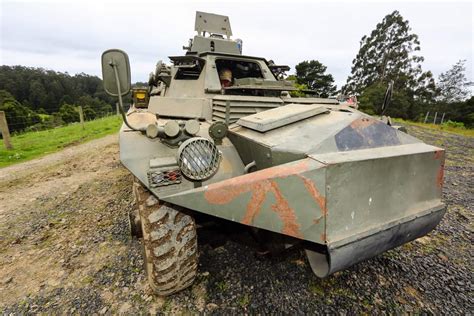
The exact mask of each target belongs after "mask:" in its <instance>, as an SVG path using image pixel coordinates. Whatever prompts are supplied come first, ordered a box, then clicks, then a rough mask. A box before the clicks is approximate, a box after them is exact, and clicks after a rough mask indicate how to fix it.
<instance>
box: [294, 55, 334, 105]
mask: <svg viewBox="0 0 474 316" xmlns="http://www.w3.org/2000/svg"><path fill="white" fill-rule="evenodd" d="M295 69H296V82H297V83H298V84H300V85H306V86H307V87H308V88H309V89H311V90H314V91H316V93H317V94H318V95H319V96H321V97H324V98H327V97H329V96H330V95H333V94H334V93H335V92H336V89H337V87H336V85H334V78H333V76H332V75H331V74H326V70H327V67H326V66H324V65H323V64H322V63H320V62H319V61H317V60H310V61H303V62H301V63H299V64H298V65H296V67H295Z"/></svg>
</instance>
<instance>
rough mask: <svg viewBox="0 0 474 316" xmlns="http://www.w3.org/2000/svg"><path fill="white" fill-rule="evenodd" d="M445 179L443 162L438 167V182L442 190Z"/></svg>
mask: <svg viewBox="0 0 474 316" xmlns="http://www.w3.org/2000/svg"><path fill="white" fill-rule="evenodd" d="M443 180H444V164H441V165H440V166H439V169H438V175H437V176H436V184H437V186H438V188H439V189H440V190H441V189H442V188H443V182H444V181H443Z"/></svg>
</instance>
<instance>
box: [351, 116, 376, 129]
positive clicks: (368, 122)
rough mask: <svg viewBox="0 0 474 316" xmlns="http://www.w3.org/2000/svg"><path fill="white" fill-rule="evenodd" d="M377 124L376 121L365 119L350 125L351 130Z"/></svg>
mask: <svg viewBox="0 0 474 316" xmlns="http://www.w3.org/2000/svg"><path fill="white" fill-rule="evenodd" d="M375 123H377V121H376V120H372V119H369V118H366V117H362V118H359V119H357V120H355V121H353V122H352V123H351V125H350V126H351V127H352V128H353V129H359V128H366V127H368V126H370V125H373V124H375Z"/></svg>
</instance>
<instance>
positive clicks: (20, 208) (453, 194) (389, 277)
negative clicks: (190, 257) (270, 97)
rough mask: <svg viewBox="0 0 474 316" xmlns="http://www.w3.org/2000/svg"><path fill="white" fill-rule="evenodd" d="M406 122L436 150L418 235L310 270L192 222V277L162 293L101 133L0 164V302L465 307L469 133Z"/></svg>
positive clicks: (125, 177) (18, 305) (179, 307)
mask: <svg viewBox="0 0 474 316" xmlns="http://www.w3.org/2000/svg"><path fill="white" fill-rule="evenodd" d="M409 132H410V134H412V135H414V136H416V137H419V138H421V139H423V140H424V141H426V142H428V143H430V144H433V145H437V146H440V147H444V148H446V149H447V163H446V173H445V177H446V178H445V186H444V192H443V196H444V200H445V202H446V203H447V204H448V205H449V207H448V212H447V214H446V215H445V217H444V219H443V220H442V222H441V224H440V225H439V226H438V227H437V229H436V230H435V231H433V232H432V233H430V234H429V235H428V236H426V237H423V238H420V239H418V240H416V241H414V242H411V243H409V244H406V245H404V246H402V247H400V248H398V249H395V250H392V251H388V252H386V253H384V254H382V255H380V256H378V257H376V258H374V259H371V260H368V261H365V262H363V263H360V264H358V265H356V266H354V267H352V268H350V269H348V270H345V271H343V272H339V273H337V274H336V275H334V276H332V277H330V278H327V279H324V280H320V279H318V278H316V277H315V276H314V275H313V274H312V272H311V269H310V267H309V265H308V263H307V261H306V258H305V256H304V253H303V251H302V250H301V249H300V248H298V247H296V248H293V249H290V250H288V251H287V252H285V253H284V254H283V255H281V256H279V257H276V258H261V257H258V256H256V255H255V249H256V245H254V243H253V240H252V238H250V236H249V235H248V234H246V233H242V232H240V231H238V230H236V229H235V228H236V227H233V228H231V229H230V230H227V229H226V230H225V232H224V231H223V230H221V231H218V230H211V229H200V231H199V232H198V234H199V243H200V265H199V276H198V278H197V280H196V282H195V283H194V285H193V286H192V287H191V288H189V289H187V290H185V291H182V292H180V293H178V294H177V295H174V296H172V297H169V298H159V297H155V296H153V295H152V294H151V291H150V289H149V287H148V285H147V284H146V281H145V275H144V272H143V270H142V265H143V258H142V254H141V245H140V242H139V241H137V240H134V239H132V238H131V237H129V235H128V223H127V220H126V219H127V212H128V211H129V210H130V209H131V208H132V207H133V202H132V199H131V185H130V184H131V176H130V175H129V174H128V173H127V171H126V170H125V169H124V168H123V167H121V165H120V163H119V161H118V157H117V151H118V147H117V144H116V142H115V141H114V140H113V139H112V138H109V139H107V141H98V142H95V143H92V142H91V143H92V145H91V143H89V144H86V145H80V146H77V147H75V149H76V150H71V149H72V148H69V149H68V152H67V154H66V155H62V156H58V157H59V158H58V159H52V160H50V161H47V160H46V162H45V163H44V165H43V164H34V163H33V164H32V163H29V164H28V165H25V167H24V168H23V170H22V167H20V165H18V166H16V167H15V168H16V169H15V172H16V173H15V174H16V175H15V176H11V175H10V176H8V177H7V176H5V175H3V176H2V172H3V173H5V171H4V170H5V169H3V170H0V267H1V268H0V313H1V314H36V313H45V314H51V313H55V314H56V313H67V314H69V313H75V314H87V315H89V314H99V315H103V314H116V313H120V314H146V313H151V314H157V313H158V314H161V313H165V314H168V313H187V312H190V313H198V312H205V313H208V314H213V313H215V314H233V313H235V314H242V313H252V314H254V313H260V314H269V313H272V314H273V313H278V314H280V313H282V314H306V313H311V314H323V313H324V314H325V313H342V314H359V313H371V314H379V313H382V312H385V313H397V314H398V313H433V314H441V313H442V314H469V313H471V312H472V311H473V310H474V306H473V305H474V298H473V282H472V275H473V273H472V271H473V260H472V258H473V247H472V244H473V243H472V241H473V240H472V232H473V199H474V194H473V188H474V184H473V181H474V163H473V162H474V161H473V160H474V139H473V138H467V137H462V136H457V135H454V134H449V133H439V132H436V131H432V130H427V129H422V128H419V127H409Z"/></svg>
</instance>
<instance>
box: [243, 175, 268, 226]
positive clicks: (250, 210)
mask: <svg viewBox="0 0 474 316" xmlns="http://www.w3.org/2000/svg"><path fill="white" fill-rule="evenodd" d="M270 187H271V186H270V182H269V181H264V182H262V183H257V184H255V187H254V188H253V190H252V197H251V198H250V202H249V203H248V204H247V211H246V213H245V215H244V218H243V219H242V224H247V225H250V224H251V223H252V222H253V220H254V218H255V217H256V216H257V215H258V213H259V212H260V209H261V208H262V204H263V202H265V199H266V197H267V192H268V191H270Z"/></svg>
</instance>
